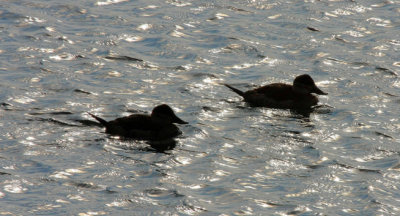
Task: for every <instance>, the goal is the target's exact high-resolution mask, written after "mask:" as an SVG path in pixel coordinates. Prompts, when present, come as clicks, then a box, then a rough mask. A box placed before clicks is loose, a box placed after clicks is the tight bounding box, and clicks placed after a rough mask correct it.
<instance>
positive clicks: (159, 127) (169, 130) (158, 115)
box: [89, 104, 187, 140]
mask: <svg viewBox="0 0 400 216" xmlns="http://www.w3.org/2000/svg"><path fill="white" fill-rule="evenodd" d="M89 114H90V115H91V116H92V117H93V118H95V119H96V120H97V121H99V122H100V123H101V124H102V125H103V126H105V128H106V130H105V132H106V133H108V134H111V135H117V136H122V137H125V138H133V139H138V140H165V139H170V138H173V137H176V136H178V135H180V134H181V133H182V132H181V131H180V130H179V128H178V127H177V126H176V125H175V124H174V123H178V124H187V122H185V121H183V120H181V119H180V118H178V117H177V116H176V115H175V114H174V112H173V111H172V109H171V108H170V107H169V106H168V105H165V104H163V105H160V106H157V107H155V108H154V109H153V111H152V113H151V115H146V114H133V115H130V116H126V117H121V118H117V119H115V120H112V121H106V120H104V119H102V118H100V117H98V116H95V115H93V114H91V113H89Z"/></svg>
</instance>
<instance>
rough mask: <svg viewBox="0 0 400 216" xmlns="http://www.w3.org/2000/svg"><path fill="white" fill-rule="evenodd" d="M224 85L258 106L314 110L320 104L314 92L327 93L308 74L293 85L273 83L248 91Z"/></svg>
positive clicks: (300, 77)
mask: <svg viewBox="0 0 400 216" xmlns="http://www.w3.org/2000/svg"><path fill="white" fill-rule="evenodd" d="M224 85H225V86H226V87H228V88H229V89H231V90H232V91H233V92H235V93H236V94H238V95H240V96H242V97H243V98H244V101H246V102H248V103H249V104H250V105H252V106H257V107H260V106H261V107H269V108H278V109H292V110H303V111H306V110H312V109H311V108H312V107H313V106H315V105H317V104H318V97H317V96H315V95H313V94H312V93H314V94H318V95H327V93H325V92H323V91H322V90H321V89H319V88H318V87H317V86H316V85H315V82H314V80H313V79H312V78H311V76H310V75H308V74H303V75H300V76H297V77H296V78H295V79H294V81H293V85H290V84H285V83H272V84H269V85H265V86H262V87H259V88H256V89H253V90H249V91H246V92H243V91H241V90H239V89H236V88H234V87H232V86H230V85H228V84H224Z"/></svg>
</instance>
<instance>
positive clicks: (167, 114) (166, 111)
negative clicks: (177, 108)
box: [151, 104, 187, 124]
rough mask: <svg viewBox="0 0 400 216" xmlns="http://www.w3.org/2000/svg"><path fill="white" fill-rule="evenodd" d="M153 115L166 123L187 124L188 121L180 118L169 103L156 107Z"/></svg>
mask: <svg viewBox="0 0 400 216" xmlns="http://www.w3.org/2000/svg"><path fill="white" fill-rule="evenodd" d="M151 117H152V118H153V119H157V120H158V121H163V122H165V123H178V124H187V122H185V121H183V120H182V119H180V118H178V116H176V115H175V113H174V111H173V110H172V109H171V107H169V106H168V105H167V104H161V105H158V106H156V107H154V109H153V111H152V112H151Z"/></svg>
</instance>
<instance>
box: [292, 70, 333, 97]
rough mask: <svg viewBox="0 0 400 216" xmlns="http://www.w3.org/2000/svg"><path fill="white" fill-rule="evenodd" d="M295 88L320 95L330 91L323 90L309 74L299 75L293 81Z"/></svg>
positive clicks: (303, 92)
mask: <svg viewBox="0 0 400 216" xmlns="http://www.w3.org/2000/svg"><path fill="white" fill-rule="evenodd" d="M293 89H294V91H295V92H298V93H301V94H310V93H315V94H319V95H327V94H328V93H325V92H323V91H322V90H321V89H319V88H318V87H317V86H316V85H315V82H314V80H313V79H312V78H311V76H310V75H308V74H303V75H300V76H297V77H296V78H295V79H294V81H293Z"/></svg>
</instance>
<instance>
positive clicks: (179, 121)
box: [173, 116, 187, 124]
mask: <svg viewBox="0 0 400 216" xmlns="http://www.w3.org/2000/svg"><path fill="white" fill-rule="evenodd" d="M173 122H174V123H177V124H187V122H185V121H183V120H182V119H180V118H179V117H178V116H174V119H173Z"/></svg>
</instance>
